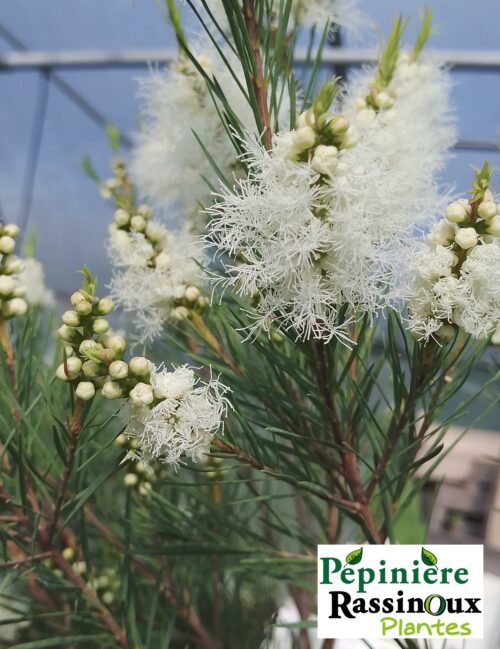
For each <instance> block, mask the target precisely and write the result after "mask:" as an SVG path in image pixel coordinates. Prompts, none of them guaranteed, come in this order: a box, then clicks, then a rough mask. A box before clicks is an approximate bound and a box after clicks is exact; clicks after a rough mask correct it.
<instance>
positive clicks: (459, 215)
mask: <svg viewBox="0 0 500 649" xmlns="http://www.w3.org/2000/svg"><path fill="white" fill-rule="evenodd" d="M444 214H445V216H446V218H447V219H448V221H450V223H463V221H465V220H466V218H467V216H468V215H467V210H466V208H465V205H464V204H463V203H460V202H459V201H455V202H454V203H451V204H450V205H448V207H447V208H446V211H445V213H444Z"/></svg>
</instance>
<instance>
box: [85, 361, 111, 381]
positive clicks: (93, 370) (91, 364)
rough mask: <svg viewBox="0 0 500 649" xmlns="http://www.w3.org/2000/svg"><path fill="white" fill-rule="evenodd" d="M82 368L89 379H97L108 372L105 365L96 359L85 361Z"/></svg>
mask: <svg viewBox="0 0 500 649" xmlns="http://www.w3.org/2000/svg"><path fill="white" fill-rule="evenodd" d="M82 370H83V373H84V374H85V376H86V377H87V378H89V379H96V378H97V377H99V376H103V374H105V373H106V369H105V366H104V365H100V364H99V363H96V362H95V361H85V363H84V364H83V365H82Z"/></svg>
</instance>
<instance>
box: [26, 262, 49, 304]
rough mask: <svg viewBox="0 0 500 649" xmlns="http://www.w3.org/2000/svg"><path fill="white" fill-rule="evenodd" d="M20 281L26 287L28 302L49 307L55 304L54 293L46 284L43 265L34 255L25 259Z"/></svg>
mask: <svg viewBox="0 0 500 649" xmlns="http://www.w3.org/2000/svg"><path fill="white" fill-rule="evenodd" d="M19 282H20V283H21V285H22V286H23V287H24V288H25V289H26V295H25V297H26V301H27V302H28V304H31V305H32V306H42V307H47V308H48V307H52V306H54V305H55V297H54V293H53V292H52V291H51V290H50V289H49V288H47V286H46V285H45V273H44V270H43V266H42V264H41V263H40V262H39V261H37V260H36V259H33V257H27V258H25V259H23V265H22V270H21V272H20V274H19Z"/></svg>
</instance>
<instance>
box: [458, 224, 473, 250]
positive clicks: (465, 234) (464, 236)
mask: <svg viewBox="0 0 500 649" xmlns="http://www.w3.org/2000/svg"><path fill="white" fill-rule="evenodd" d="M455 243H456V244H457V245H459V246H460V248H463V249H464V250H468V249H469V248H473V247H474V246H475V245H477V232H476V231H475V229H474V228H460V229H459V230H458V232H457V233H456V234H455Z"/></svg>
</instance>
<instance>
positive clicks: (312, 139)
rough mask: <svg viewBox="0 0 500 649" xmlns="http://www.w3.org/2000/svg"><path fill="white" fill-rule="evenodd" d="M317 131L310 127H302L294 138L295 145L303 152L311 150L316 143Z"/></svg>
mask: <svg viewBox="0 0 500 649" xmlns="http://www.w3.org/2000/svg"><path fill="white" fill-rule="evenodd" d="M316 138H317V136H316V131H315V130H314V129H313V128H311V127H310V126H301V127H300V128H298V129H297V130H296V131H295V133H294V136H293V143H294V145H295V146H296V147H298V148H299V149H300V150H301V151H305V150H306V149H310V148H311V147H313V146H314V145H315V143H316Z"/></svg>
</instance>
